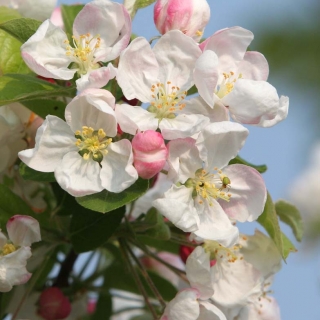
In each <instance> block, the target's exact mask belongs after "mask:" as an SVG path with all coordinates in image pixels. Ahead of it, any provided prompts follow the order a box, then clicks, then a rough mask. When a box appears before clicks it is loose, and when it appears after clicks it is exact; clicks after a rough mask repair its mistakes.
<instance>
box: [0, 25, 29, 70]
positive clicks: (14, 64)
mask: <svg viewBox="0 0 320 320" xmlns="http://www.w3.org/2000/svg"><path fill="white" fill-rule="evenodd" d="M20 47H21V43H20V42H19V41H18V40H17V39H15V38H14V37H12V36H11V35H9V34H8V33H6V32H5V31H3V30H0V76H2V75H4V74H6V73H22V74H25V73H30V70H29V68H28V67H27V65H26V64H25V62H24V61H23V59H22V57H21V54H20Z"/></svg>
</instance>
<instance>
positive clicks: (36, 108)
mask: <svg viewBox="0 0 320 320" xmlns="http://www.w3.org/2000/svg"><path fill="white" fill-rule="evenodd" d="M21 103H22V104H23V105H24V106H26V107H27V108H28V109H29V110H31V111H33V112H34V113H36V114H37V115H38V116H40V117H41V118H45V117H46V116H47V115H48V114H51V115H53V116H57V117H59V118H61V119H62V120H64V111H65V109H66V104H65V102H62V101H57V100H48V99H38V100H31V101H22V102H21Z"/></svg>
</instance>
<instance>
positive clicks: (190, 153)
mask: <svg viewBox="0 0 320 320" xmlns="http://www.w3.org/2000/svg"><path fill="white" fill-rule="evenodd" d="M167 148H168V151H169V155H168V163H169V166H170V169H169V172H168V178H169V179H171V180H173V181H175V182H178V181H179V182H182V183H184V182H186V180H187V179H188V178H193V177H194V176H195V172H196V171H197V170H198V169H201V168H202V160H201V159H200V158H199V151H198V149H197V148H196V147H195V140H194V139H191V138H186V139H175V140H172V141H170V142H169V143H168V145H167Z"/></svg>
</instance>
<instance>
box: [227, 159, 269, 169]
mask: <svg viewBox="0 0 320 320" xmlns="http://www.w3.org/2000/svg"><path fill="white" fill-rule="evenodd" d="M230 164H244V165H246V166H249V167H252V168H254V169H256V170H257V171H258V172H260V173H264V172H266V171H267V169H268V168H267V166H266V165H265V164H262V165H254V164H252V163H249V162H248V161H246V160H244V159H242V158H241V157H239V156H236V157H235V158H234V159H232V160H230V162H229V165H230Z"/></svg>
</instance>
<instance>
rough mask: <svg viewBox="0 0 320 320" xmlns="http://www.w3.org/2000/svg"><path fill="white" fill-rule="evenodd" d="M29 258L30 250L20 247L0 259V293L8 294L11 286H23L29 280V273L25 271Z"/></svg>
mask: <svg viewBox="0 0 320 320" xmlns="http://www.w3.org/2000/svg"><path fill="white" fill-rule="evenodd" d="M30 257H31V250H30V248H29V247H22V248H20V249H18V250H17V251H14V252H13V253H10V254H8V255H5V256H3V257H1V258H0V292H8V291H10V290H11V289H12V286H15V285H19V284H24V283H26V282H27V281H28V280H29V279H30V277H31V273H29V272H28V271H27V269H26V265H27V259H29V258H30Z"/></svg>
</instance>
